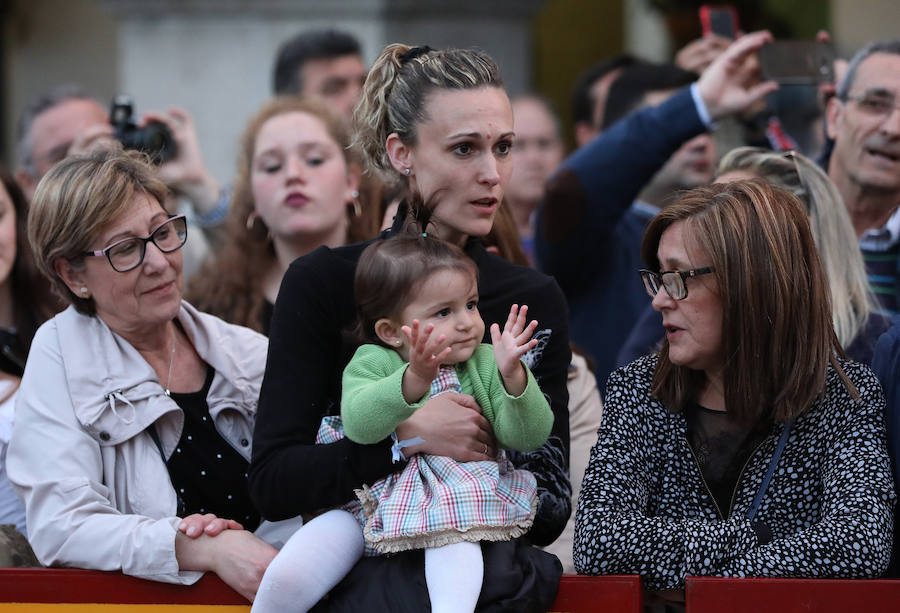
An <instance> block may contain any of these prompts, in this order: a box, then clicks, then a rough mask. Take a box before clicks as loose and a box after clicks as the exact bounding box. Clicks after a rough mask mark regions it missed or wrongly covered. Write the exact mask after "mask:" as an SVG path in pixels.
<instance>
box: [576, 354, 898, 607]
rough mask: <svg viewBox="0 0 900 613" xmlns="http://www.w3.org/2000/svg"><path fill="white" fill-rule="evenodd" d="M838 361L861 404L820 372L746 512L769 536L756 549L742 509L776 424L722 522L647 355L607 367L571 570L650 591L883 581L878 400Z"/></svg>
mask: <svg viewBox="0 0 900 613" xmlns="http://www.w3.org/2000/svg"><path fill="white" fill-rule="evenodd" d="M842 365H843V368H844V371H845V372H846V374H847V376H848V377H849V378H850V380H851V381H853V383H854V384H855V385H856V387H857V389H858V391H859V394H860V401H858V402H857V401H854V400H853V399H852V398H851V397H850V395H849V394H848V392H847V390H846V389H845V388H844V386H843V384H842V383H841V381H840V379H839V377H838V374H837V373H836V372H835V371H834V370H833V369H832V368H831V367H829V369H828V376H827V384H826V393H825V395H824V396H823V398H822V399H821V400H820V401H818V402H816V403H815V404H814V405H813V406H812V407H811V408H810V409H809V410H807V411H806V412H805V413H804V414H803V415H801V416H799V417H797V418H796V419H795V420H794V424H793V427H792V430H791V432H790V437H789V438H788V441H787V445H786V447H785V449H784V453H783V455H782V456H781V460H780V461H779V462H778V466H777V469H776V470H775V473H774V476H773V477H772V480H771V483H770V485H769V487H768V489H767V490H766V494H765V496H764V497H763V499H762V504H761V506H760V508H759V511H758V513H757V515H756V517H755V521H761V522H764V523H765V524H766V525H767V526H768V527H769V528H770V529H771V531H772V536H773V539H772V541H771V542H770V543H768V544H767V545H764V546H760V544H759V541H758V539H757V536H756V533H755V532H754V530H753V529H752V528H751V526H750V522H749V521H748V519H747V517H746V514H747V510H748V508H749V507H750V504H751V502H752V500H753V498H754V496H755V495H756V493H757V491H758V490H759V486H760V483H761V481H762V479H763V476H764V474H765V472H766V469H767V467H768V465H769V460H770V459H771V457H772V454H773V452H774V450H775V445H776V442H777V440H778V437H779V435H780V434H781V431H782V429H783V427H784V426H783V425H782V424H775V425H774V427H773V429H772V432H771V434H770V435H769V436H768V437H767V438H765V439H764V440H763V442H762V443H761V444H760V446H759V447H758V448H757V449H756V450H755V452H754V453H753V454H752V455H751V456H750V459H749V461H748V462H747V464H746V466H745V467H744V470H743V472H742V474H741V476H740V478H739V480H738V485H737V489H736V492H735V494H734V502H733V505H732V509H731V513H730V515H729V516H728V517H726V518H722V517H721V516H720V515H719V512H718V511H717V509H716V505H715V504H714V502H713V500H712V497H711V496H710V494H709V491H708V490H707V488H706V486H705V485H704V483H703V480H702V477H701V473H700V470H699V469H698V467H697V463H696V461H695V460H694V458H693V455H692V453H691V450H690V448H689V446H688V442H687V439H686V438H685V430H686V423H685V419H684V416H683V415H681V414H676V413H673V412H671V411H669V410H668V409H666V408H665V407H663V406H662V405H661V404H660V403H659V402H658V401H657V400H655V399H653V398H651V397H650V392H649V390H650V383H651V380H652V377H653V371H654V369H655V367H656V356H647V357H644V358H641V359H639V360H636V361H635V362H632V363H631V364H629V365H628V366H626V367H625V368H622V369H619V370H617V371H616V372H614V373H613V374H612V375H611V376H610V378H609V383H608V386H607V395H606V398H605V406H604V409H603V421H602V423H601V426H600V430H599V432H598V440H597V444H596V446H595V447H594V448H593V450H592V451H591V458H590V463H589V465H588V468H587V471H586V472H585V475H584V484H583V485H582V489H581V495H580V497H579V500H578V511H577V515H576V520H575V545H574V560H575V568H576V569H577V571H578V572H579V573H582V574H588V575H606V574H617V573H626V574H640V575H642V576H643V577H644V584H645V586H646V587H647V588H648V589H672V588H679V587H683V585H684V577H685V576H686V575H695V576H696V575H719V576H736V577H742V576H760V577H848V578H849V577H858V578H864V577H875V576H878V575H880V574H881V573H883V572H884V570H885V568H886V567H887V563H888V558H889V557H890V553H891V530H892V519H893V507H894V487H893V482H892V477H891V472H890V465H889V461H888V456H887V450H886V446H885V431H884V418H883V412H884V397H883V395H882V392H881V386H880V385H879V383H878V380H877V379H876V378H875V376H874V375H873V374H872V372H871V371H870V370H869V369H868V368H867V367H865V366H862V365H860V364H857V363H855V362H850V361H846V362H842ZM723 512H727V511H724V510H723Z"/></svg>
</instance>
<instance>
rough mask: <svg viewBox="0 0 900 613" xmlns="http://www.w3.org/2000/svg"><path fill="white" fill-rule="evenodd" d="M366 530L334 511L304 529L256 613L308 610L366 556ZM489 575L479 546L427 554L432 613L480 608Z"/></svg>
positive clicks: (281, 558) (277, 566) (279, 561)
mask: <svg viewBox="0 0 900 613" xmlns="http://www.w3.org/2000/svg"><path fill="white" fill-rule="evenodd" d="M364 544H365V543H364V540H363V535H362V530H361V529H360V527H359V524H358V523H357V521H356V518H354V517H353V515H351V514H350V513H347V512H346V511H339V510H334V511H328V512H327V513H324V514H322V515H319V516H318V517H316V518H315V519H313V520H312V521H310V522H309V523H308V524H306V525H304V526H303V527H302V528H300V529H299V530H298V531H297V532H296V533H294V535H293V536H292V537H291V538H290V539H289V540H288V542H287V543H285V545H284V547H283V548H282V549H281V551H280V552H278V555H277V556H275V559H274V560H272V563H271V564H269V567H268V568H267V569H266V573H265V575H263V579H262V582H261V583H260V584H259V590H258V591H257V593H256V599H255V600H254V601H253V607H252V608H251V610H250V611H251V613H285V611H308V610H309V609H311V608H312V607H313V606H315V604H316V603H317V602H319V600H321V599H322V597H323V596H325V594H327V593H328V591H329V590H330V589H331V588H333V587H334V586H335V585H337V584H338V582H339V581H340V580H341V579H343V578H344V577H345V576H346V575H347V573H349V572H350V569H352V568H353V565H354V564H356V562H357V561H359V559H360V558H361V557H362V554H363V546H364ZM483 576H484V560H483V558H482V556H481V545H480V544H479V543H469V542H462V543H454V544H453V545H445V546H444V547H437V548H434V549H426V550H425V583H426V584H427V585H428V595H429V598H430V599H431V611H432V613H451V612H453V613H455V612H465V613H470V612H472V611H474V610H475V605H476V603H477V602H478V596H479V595H480V594H481V583H482V578H483Z"/></svg>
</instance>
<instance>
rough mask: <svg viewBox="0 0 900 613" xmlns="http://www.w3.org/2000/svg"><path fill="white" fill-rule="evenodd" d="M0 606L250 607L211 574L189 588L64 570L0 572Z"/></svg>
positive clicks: (24, 569)
mask: <svg viewBox="0 0 900 613" xmlns="http://www.w3.org/2000/svg"><path fill="white" fill-rule="evenodd" d="M0 602H41V603H63V602H64V603H98V602H102V603H109V604H204V605H246V606H247V608H248V610H249V607H250V605H249V604H248V603H247V600H246V599H245V598H244V597H243V596H241V595H240V594H238V593H237V592H235V591H234V590H233V589H231V588H230V587H228V586H227V585H225V584H224V583H223V582H222V580H221V579H219V578H218V577H217V576H216V575H215V574H213V573H206V574H205V575H203V577H202V578H201V579H200V581H198V582H197V583H195V584H194V585H192V586H190V587H185V586H183V585H173V584H171V583H159V582H157V581H145V580H144V579H137V578H136V577H129V576H127V575H123V574H122V573H119V572H114V573H113V572H101V571H96V570H75V569H68V568H65V569H63V568H3V569H0Z"/></svg>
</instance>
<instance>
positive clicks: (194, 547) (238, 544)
mask: <svg viewBox="0 0 900 613" xmlns="http://www.w3.org/2000/svg"><path fill="white" fill-rule="evenodd" d="M277 553H278V550H277V549H275V548H274V547H272V546H271V545H269V544H268V543H266V542H265V541H263V540H262V539H260V538H259V537H258V536H256V535H255V534H253V533H252V532H247V531H246V530H225V531H223V532H221V533H220V534H218V535H217V536H209V535H207V534H201V535H200V536H199V537H197V538H189V537H187V536H185V535H184V534H182V533H181V532H178V533H177V534H176V535H175V556H176V558H177V559H178V567H179V568H180V569H182V570H201V571H213V572H214V573H216V574H217V575H218V576H219V578H220V579H221V580H222V581H224V582H225V583H226V584H228V585H229V586H230V587H231V588H232V589H233V590H234V591H236V592H238V593H239V594H241V595H242V596H243V597H244V598H246V599H247V600H249V601H251V602H252V601H253V598H254V597H255V596H256V590H257V589H259V583H260V581H262V577H263V574H264V573H265V572H266V568H268V566H269V563H270V562H271V561H272V559H273V558H274V557H275V555H276V554H277Z"/></svg>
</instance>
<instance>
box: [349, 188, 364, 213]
mask: <svg viewBox="0 0 900 613" xmlns="http://www.w3.org/2000/svg"><path fill="white" fill-rule="evenodd" d="M350 197H351V198H352V200H351V201H350V206H351V207H352V211H353V217H362V205H361V204H360V203H359V191H358V190H353V191H352V192H350Z"/></svg>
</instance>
